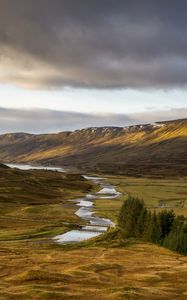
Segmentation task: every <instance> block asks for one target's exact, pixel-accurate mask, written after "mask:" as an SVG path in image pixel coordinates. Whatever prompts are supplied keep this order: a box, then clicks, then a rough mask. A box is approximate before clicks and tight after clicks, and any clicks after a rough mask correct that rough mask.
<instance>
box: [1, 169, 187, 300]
mask: <svg viewBox="0 0 187 300" xmlns="http://www.w3.org/2000/svg"><path fill="white" fill-rule="evenodd" d="M108 181H110V182H111V183H113V184H115V185H116V186H117V189H118V190H120V191H122V192H124V193H125V194H124V196H123V197H124V198H125V197H126V196H127V193H129V192H132V193H133V191H134V192H135V191H136V189H137V190H138V193H140V192H141V195H142V196H143V195H145V199H146V203H147V204H149V201H148V200H149V199H150V203H151V204H154V203H155V202H154V201H155V200H154V199H155V198H154V197H156V191H157V188H156V187H157V186H158V187H159V189H158V191H159V192H158V197H160V195H161V194H162V195H163V197H166V198H167V196H168V193H167V190H169V191H170V190H171V187H173V190H172V195H173V198H175V197H176V195H178V196H180V195H181V193H185V185H186V179H181V180H179V181H177V180H176V181H170V180H169V181H167V182H166V181H164V182H163V181H156V180H152V179H144V180H143V179H134V178H124V177H114V176H109V177H108V178H107V182H108ZM149 185H150V186H152V189H150V188H148V189H147V190H146V186H147V187H148V186H149ZM155 186H156V187H155ZM177 186H179V187H180V189H179V190H178V189H177V188H176V187H177ZM94 189H95V187H93V186H92V185H91V184H90V183H88V182H86V181H84V180H82V179H81V177H80V176H79V175H68V174H58V173H57V174H56V173H53V172H44V171H29V172H22V171H13V170H8V171H3V172H0V209H1V215H0V227H1V231H0V300H45V299H49V300H55V299H63V300H64V299H73V300H74V299H75V300H76V299H80V300H81V299H83V300H90V299H95V300H100V299H102V300H108V299H109V300H110V299H111V300H117V299H133V300H134V299H142V300H143V299H153V300H154V299H155V300H156V299H159V300H160V299H172V300H175V299H176V300H177V299H180V300H184V299H186V295H187V289H186V286H187V258H186V257H184V256H181V255H179V254H177V253H172V252H170V251H169V250H166V249H163V248H161V247H158V246H155V245H150V244H143V243H137V242H135V241H133V240H132V241H125V240H122V239H121V238H120V236H119V235H116V232H115V231H111V232H110V233H109V234H104V235H102V236H100V237H98V238H97V239H94V240H91V241H88V242H85V243H81V244H78V245H72V246H68V245H66V246H60V245H56V244H54V243H53V242H52V240H51V237H53V236H55V235H57V234H60V233H63V232H65V231H67V230H69V229H70V228H71V227H72V226H76V225H77V224H78V223H80V222H81V220H80V219H79V218H78V217H77V216H75V215H74V212H75V210H76V209H77V207H76V206H75V205H74V204H73V203H70V202H68V201H67V200H68V199H72V198H75V197H78V196H81V195H83V194H86V193H88V192H90V191H91V190H92V191H93V190H94ZM179 191H180V193H179ZM160 193H161V194H160ZM174 193H176V195H174ZM151 195H152V198H150V196H151ZM169 195H170V194H169ZM171 198H172V197H171ZM173 198H172V199H173ZM121 203H122V199H114V200H106V199H105V200H104V199H103V200H101V199H98V200H96V206H95V209H96V210H97V211H98V214H99V215H104V216H107V217H110V218H111V219H112V220H114V221H116V219H117V215H118V210H119V207H120V206H121ZM36 204H37V205H36Z"/></svg>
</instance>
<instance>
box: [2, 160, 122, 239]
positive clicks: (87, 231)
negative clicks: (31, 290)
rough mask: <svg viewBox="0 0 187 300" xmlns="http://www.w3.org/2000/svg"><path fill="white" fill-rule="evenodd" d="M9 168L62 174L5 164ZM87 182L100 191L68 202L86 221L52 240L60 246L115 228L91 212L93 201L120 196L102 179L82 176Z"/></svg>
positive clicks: (59, 169) (109, 222) (29, 166)
mask: <svg viewBox="0 0 187 300" xmlns="http://www.w3.org/2000/svg"><path fill="white" fill-rule="evenodd" d="M7 166H9V167H11V168H18V169H21V170H30V169H45V170H53V171H59V172H64V170H63V168H53V167H42V166H41V167H34V166H31V165H28V164H7ZM83 177H84V178H85V179H87V180H91V181H93V182H94V183H95V184H97V185H100V188H101V189H100V191H99V192H97V193H92V194H87V195H86V196H85V197H82V198H77V199H73V200H69V201H71V202H74V203H76V205H77V207H78V209H77V211H76V212H75V214H76V215H77V216H78V217H79V218H81V219H82V220H84V221H86V225H83V226H82V227H81V228H80V229H77V230H70V231H68V232H66V233H63V234H60V235H57V236H56V237H54V238H53V240H54V241H55V242H57V243H60V244H67V243H76V242H81V241H84V240H88V239H90V238H93V237H96V236H99V235H101V234H103V233H104V232H106V231H107V230H108V229H109V228H110V227H115V224H114V223H113V222H112V221H111V220H110V219H105V218H100V217H98V216H96V215H95V213H94V211H93V207H94V200H95V199H116V198H118V197H120V196H121V193H119V192H118V191H117V190H116V188H115V187H114V186H113V185H110V184H107V183H105V182H104V178H99V177H92V176H87V175H83Z"/></svg>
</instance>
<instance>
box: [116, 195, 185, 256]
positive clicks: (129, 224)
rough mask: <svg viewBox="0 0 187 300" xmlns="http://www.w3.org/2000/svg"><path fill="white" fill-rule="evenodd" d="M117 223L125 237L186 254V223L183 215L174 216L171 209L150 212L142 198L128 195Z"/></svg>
mask: <svg viewBox="0 0 187 300" xmlns="http://www.w3.org/2000/svg"><path fill="white" fill-rule="evenodd" d="M118 223H119V228H120V230H121V232H122V234H123V236H124V237H125V238H129V237H134V238H138V239H142V240H144V241H149V242H153V243H155V244H158V245H161V246H163V247H165V248H168V249H170V250H173V251H176V252H179V253H181V254H185V255H186V254H187V224H186V222H185V218H184V216H176V215H175V213H174V212H173V210H162V211H160V212H158V213H156V212H151V211H150V210H148V209H147V208H146V207H145V204H144V201H143V200H140V199H138V198H134V197H131V196H129V197H128V199H127V200H126V201H125V202H124V203H123V206H122V208H121V210H120V213H119V222H118Z"/></svg>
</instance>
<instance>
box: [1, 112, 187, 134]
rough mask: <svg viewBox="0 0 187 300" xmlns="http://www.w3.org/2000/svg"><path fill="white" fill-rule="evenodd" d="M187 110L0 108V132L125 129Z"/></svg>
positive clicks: (171, 117) (163, 119) (164, 119)
mask: <svg viewBox="0 0 187 300" xmlns="http://www.w3.org/2000/svg"><path fill="white" fill-rule="evenodd" d="M186 116H187V108H181V109H167V110H165V111H164V110H163V111H147V112H144V113H137V114H84V113H77V112H63V111H53V110H47V109H30V110H23V109H22V110H21V109H19V110H18V109H5V108H0V133H1V134H2V133H8V132H29V133H48V132H60V131H71V130H75V129H82V128H87V127H96V126H97V127H100V126H121V127H123V126H128V125H134V124H146V123H152V122H156V121H166V120H172V119H179V118H185V117H186Z"/></svg>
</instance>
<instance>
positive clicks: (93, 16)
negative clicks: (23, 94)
mask: <svg viewBox="0 0 187 300" xmlns="http://www.w3.org/2000/svg"><path fill="white" fill-rule="evenodd" d="M186 11H187V1H186V0H173V1H171V0H164V1H161V0H157V1H156V0H141V1H140V0H117V1H116V0H32V1H26V0H0V80H1V82H10V83H15V84H18V85H21V86H26V87H31V88H41V87H52V88H53V87H54V88H57V87H63V86H81V87H98V88H113V87H114V88H115V87H135V88H141V87H142V88H145V87H151V88H152V87H153V88H160V87H161V88H163V87H164V88H167V87H175V86H185V85H186V84H187V18H186Z"/></svg>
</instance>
